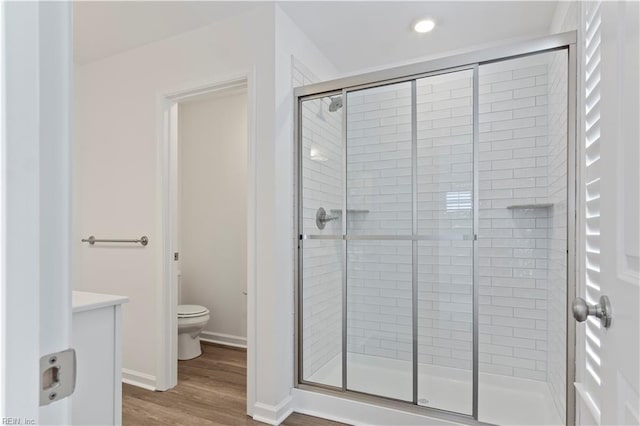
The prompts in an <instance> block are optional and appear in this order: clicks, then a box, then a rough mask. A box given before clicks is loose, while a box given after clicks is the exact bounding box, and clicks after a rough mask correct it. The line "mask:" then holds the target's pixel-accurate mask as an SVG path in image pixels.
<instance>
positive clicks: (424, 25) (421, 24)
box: [413, 19, 436, 33]
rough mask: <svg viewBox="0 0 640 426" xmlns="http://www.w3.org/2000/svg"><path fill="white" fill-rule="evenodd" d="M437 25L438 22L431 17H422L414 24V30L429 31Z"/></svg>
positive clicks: (419, 31)
mask: <svg viewBox="0 0 640 426" xmlns="http://www.w3.org/2000/svg"><path fill="white" fill-rule="evenodd" d="M435 26H436V23H435V22H433V21H432V20H431V19H422V20H420V21H418V22H416V23H415V25H414V26H413V30H414V31H415V32H417V33H428V32H429V31H431V30H433V28H434V27H435Z"/></svg>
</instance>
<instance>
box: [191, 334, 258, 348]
mask: <svg viewBox="0 0 640 426" xmlns="http://www.w3.org/2000/svg"><path fill="white" fill-rule="evenodd" d="M200 340H202V341H204V342H210V343H217V344H219V345H225V346H233V347H234V348H244V349H246V348H247V338H246V337H240V336H233V335H231V334H224V333H214V332H212V331H203V332H202V333H200Z"/></svg>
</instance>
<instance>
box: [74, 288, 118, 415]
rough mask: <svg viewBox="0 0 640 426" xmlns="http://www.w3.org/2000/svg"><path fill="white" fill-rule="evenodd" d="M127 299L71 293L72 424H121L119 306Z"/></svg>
mask: <svg viewBox="0 0 640 426" xmlns="http://www.w3.org/2000/svg"><path fill="white" fill-rule="evenodd" d="M128 300H129V299H128V298H127V297H123V296H113V295H108V294H98V293H87V292H83V291H74V292H73V301H72V305H73V319H72V329H73V334H72V348H74V349H75V350H76V360H77V367H76V368H77V370H76V371H77V374H76V389H75V391H74V393H73V395H72V396H71V412H72V414H71V418H72V422H73V424H74V425H120V424H122V304H123V303H126V302H127V301H128Z"/></svg>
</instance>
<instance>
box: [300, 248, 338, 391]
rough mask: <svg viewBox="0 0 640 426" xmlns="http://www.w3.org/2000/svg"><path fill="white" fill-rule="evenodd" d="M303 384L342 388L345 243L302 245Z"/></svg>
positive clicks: (301, 331) (301, 333)
mask: <svg viewBox="0 0 640 426" xmlns="http://www.w3.org/2000/svg"><path fill="white" fill-rule="evenodd" d="M302 244H303V247H302V265H303V267H302V271H303V275H302V283H303V286H302V289H301V291H300V293H301V294H300V298H301V300H302V323H301V330H300V335H301V336H302V380H304V381H307V382H313V383H320V384H323V385H328V386H335V387H338V388H340V387H342V257H343V256H342V241H338V240H304V241H302Z"/></svg>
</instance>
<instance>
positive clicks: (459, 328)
mask: <svg viewBox="0 0 640 426" xmlns="http://www.w3.org/2000/svg"><path fill="white" fill-rule="evenodd" d="M563 55H564V56H563ZM479 83H480V85H479V93H480V97H479V120H480V141H479V147H478V148H479V158H478V165H479V190H480V191H479V194H478V201H479V206H480V212H479V213H480V214H479V241H478V245H479V265H478V267H479V275H480V311H479V319H480V341H479V345H480V360H479V361H480V370H481V372H484V373H494V374H500V375H507V376H514V377H518V378H525V379H534V380H540V381H548V382H549V383H550V384H551V387H552V388H553V389H554V392H555V394H556V397H557V399H558V400H559V401H561V400H563V398H564V397H563V393H564V389H565V387H564V386H565V383H564V356H565V352H564V351H565V341H564V339H565V324H566V322H565V318H566V307H565V304H566V251H565V250H566V207H567V206H566V196H567V193H566V171H567V170H566V168H567V162H566V156H567V152H566V144H567V139H566V138H567V135H566V119H567V117H566V113H567V111H566V104H567V102H566V101H567V98H566V87H567V84H566V83H567V81H566V53H565V52H552V53H546V54H541V55H536V56H531V57H526V58H518V59H514V60H509V61H502V62H497V63H493V64H488V65H483V66H481V67H480V75H479ZM416 84H417V129H418V134H417V141H418V156H417V163H418V169H417V201H418V205H417V211H418V233H419V234H422V235H436V234H438V235H469V234H471V233H472V229H473V228H472V224H473V216H472V213H473V210H472V207H473V205H472V202H473V198H472V196H473V194H472V190H473V139H472V132H473V126H472V121H473V116H472V112H473V111H472V73H471V71H461V72H458V73H452V74H446V75H441V76H434V77H429V78H424V79H420V80H418V81H417V83H416ZM329 102H330V100H329V99H327V98H325V99H324V100H315V101H308V105H305V108H303V117H304V120H305V122H304V123H305V124H304V130H303V145H304V148H303V149H304V154H305V155H304V158H305V159H304V161H303V170H304V172H303V179H304V196H303V202H304V206H305V209H304V229H305V232H306V233H314V234H323V233H324V234H336V235H338V234H340V233H341V230H340V228H341V219H342V216H341V213H342V212H341V202H342V185H341V182H342V181H341V179H342V171H341V161H342V157H341V155H342V150H341V141H340V129H341V128H340V126H341V124H342V123H341V121H340V119H341V111H342V110H339V111H338V112H336V113H329V112H328V109H327V108H328V104H329ZM320 105H322V107H321V106H320ZM346 108H347V137H348V138H347V139H348V142H347V203H348V210H347V228H348V232H349V233H351V234H360V235H380V234H384V235H407V234H410V233H411V228H412V216H411V209H412V204H411V198H412V194H411V190H412V185H411V91H410V83H400V84H393V85H387V86H383V87H377V88H374V89H366V90H361V91H357V92H351V93H350V94H349V96H348V99H347V100H346ZM320 111H321V112H320ZM312 146H313V147H316V148H317V151H316V152H319V154H317V155H319V159H320V160H322V161H314V159H313V158H312V157H313V153H312V152H311V149H312ZM316 160H318V158H316ZM307 169H308V171H307ZM549 204H551V206H549ZM531 205H534V206H531ZM320 206H322V207H324V208H325V209H326V210H327V212H328V213H329V212H330V210H335V212H336V213H337V214H338V215H340V218H339V219H338V220H335V221H332V222H329V223H328V224H327V227H326V228H325V230H323V231H320V230H318V229H317V227H316V225H315V213H316V209H317V208H318V207H320ZM523 206H524V207H523ZM306 244H307V243H305V245H306ZM320 246H323V247H324V249H322V250H324V251H322V250H321V247H320ZM417 246H418V265H417V271H418V308H419V313H418V321H419V323H418V326H419V329H418V338H419V340H418V344H419V346H418V361H419V364H429V365H438V366H446V367H454V368H459V369H465V370H470V369H471V367H472V365H471V364H472V328H473V327H472V278H473V261H472V260H473V250H472V242H471V241H420V242H419V243H418V245H417ZM314 247H315V246H314ZM340 247H341V246H340V245H339V243H335V244H333V243H331V244H330V243H328V242H325V243H324V245H323V244H320V243H318V244H317V250H318V251H317V256H319V257H321V256H322V254H323V253H324V254H327V256H329V257H330V260H329V259H327V260H325V261H321V260H319V259H318V260H317V261H316V263H315V264H314V265H315V266H314V267H315V268H316V269H315V270H313V271H309V272H307V271H306V267H305V272H304V274H305V275H304V276H305V279H307V278H306V277H307V274H309V276H310V277H313V278H310V279H312V281H311V282H309V283H305V289H306V288H307V286H309V287H310V288H311V287H312V286H318V288H321V289H322V291H318V293H317V294H322V296H318V301H319V303H323V304H324V305H323V306H325V307H326V308H323V309H320V310H322V311H323V312H327V313H328V312H331V315H333V317H332V318H334V319H336V318H337V319H339V320H342V318H341V315H340V312H339V306H340V303H339V298H340V297H341V290H340V287H339V284H340V282H341V280H342V276H341V273H340V257H341V254H342V253H341V251H340V250H341V249H340ZM347 247H348V248H347V259H348V261H347V269H348V271H347V282H348V292H347V300H348V311H347V351H348V352H353V353H358V354H366V355H375V356H379V357H384V358H392V359H397V360H405V361H410V360H411V359H412V334H411V333H412V329H411V274H412V263H411V243H410V242H409V241H401V242H392V241H384V242H381V241H349V242H348V245H347ZM314 250H315V248H314ZM315 255H316V253H315V252H314V253H313V255H312V254H311V253H309V254H306V253H305V259H306V258H307V256H309V258H312V257H313V256H315ZM318 277H324V278H318ZM329 289H331V290H330V291H329ZM324 290H326V291H327V292H324ZM309 294H311V295H313V294H316V293H314V292H312V291H310V292H309ZM329 294H330V295H329ZM311 297H312V298H313V296H311ZM304 303H305V306H309V307H310V309H313V308H311V306H313V305H314V304H315V301H314V300H312V299H309V300H306V299H305V302H304ZM329 306H334V310H333V311H330V310H329ZM313 315H316V316H313ZM315 318H317V319H318V320H316V319H315ZM327 318H329V316H327V317H322V316H320V315H319V314H318V313H317V310H316V312H314V313H313V314H311V313H309V312H306V311H305V313H304V319H305V328H304V332H305V333H307V332H309V333H311V334H313V333H321V331H320V329H321V328H322V327H323V326H330V327H331V328H333V327H335V323H334V322H323V321H327ZM307 320H309V322H310V323H311V324H309V325H308V326H307V323H306V322H307ZM318 326H319V327H320V328H319V329H318V330H316V331H314V330H315V327H318ZM336 330H337V328H336ZM309 339H315V340H313V341H314V342H316V343H317V344H318V348H320V347H321V346H322V349H323V350H320V349H318V350H320V352H319V353H318V352H315V351H313V350H311V348H309V351H307V347H306V346H305V365H307V357H308V358H309V362H308V365H309V368H310V370H309V372H313V371H315V370H316V369H317V368H320V367H321V366H322V363H323V362H326V360H328V359H331V355H333V356H336V355H338V354H339V353H340V348H339V344H340V343H341V341H340V333H339V332H338V331H336V333H334V334H328V333H325V334H323V335H322V337H315V336H314V337H309ZM319 342H321V343H319ZM334 344H336V345H337V346H333V345H334ZM328 347H331V350H327V348H328ZM311 365H312V366H313V367H311ZM306 368H307V367H305V375H306V374H307V373H306V372H307V370H306ZM364 391H366V390H364ZM469 392H471V389H469Z"/></svg>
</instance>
